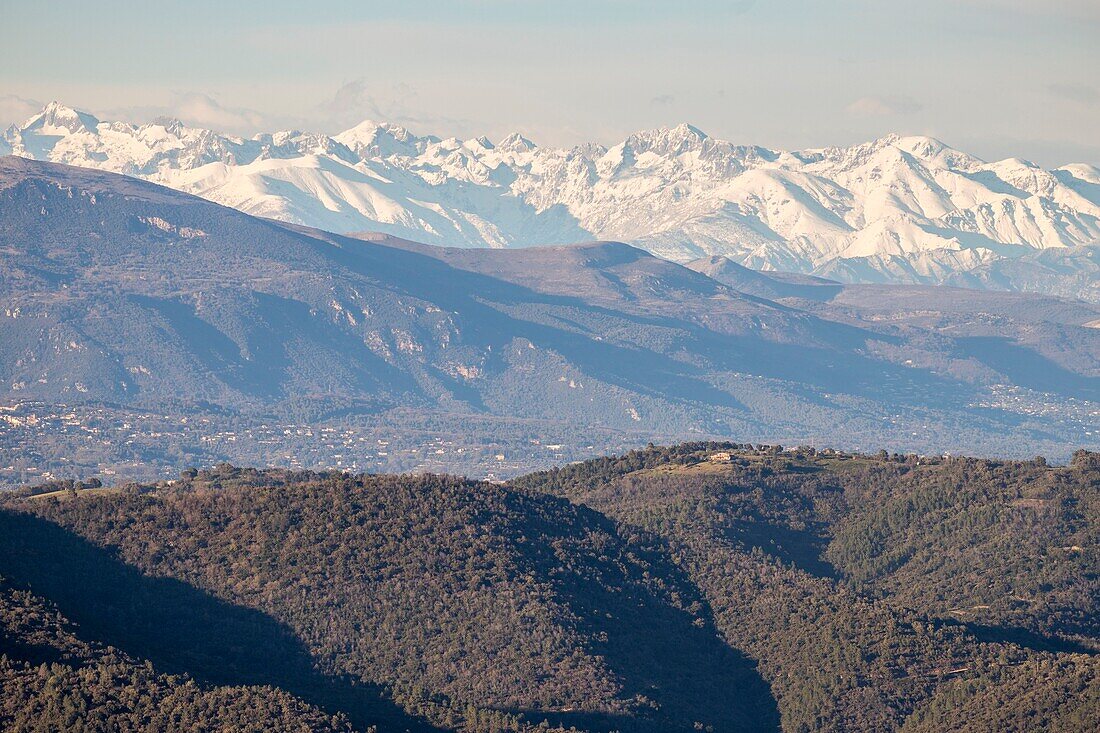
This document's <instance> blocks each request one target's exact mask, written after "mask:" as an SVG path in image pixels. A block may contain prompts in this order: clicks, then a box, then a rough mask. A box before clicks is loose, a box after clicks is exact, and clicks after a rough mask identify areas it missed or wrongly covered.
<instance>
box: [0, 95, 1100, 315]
mask: <svg viewBox="0 0 1100 733" xmlns="http://www.w3.org/2000/svg"><path fill="white" fill-rule="evenodd" d="M3 153H13V154H15V155H18V156H23V157H29V158H34V159H37V160H43V161H53V162H59V163H66V164H70V165H77V166H83V167H91V168H99V169H103V170H108V171H113V172H117V173H124V174H127V175H131V176H137V177H141V178H145V179H147V180H150V181H154V182H157V183H161V184H163V185H166V186H169V187H172V188H175V189H178V190H181V191H185V192H188V193H193V194H196V195H199V196H202V197H203V198H206V199H209V200H212V201H215V202H218V203H221V204H225V205H227V206H231V207H234V208H237V209H240V210H241V211H244V212H246V213H249V214H253V215H257V216H263V217H269V218H274V219H279V220H281V221H285V222H290V223H295V224H302V225H306V226H311V227H317V228H321V229H325V230H328V231H333V232H340V233H350V232H355V231H365V230H371V231H382V232H385V233H388V234H390V235H394V236H398V237H403V238H408V239H412V240H416V241H423V242H428V243H432V244H442V245H449V246H458V247H483V246H488V247H494V248H502V247H503V248H515V247H525V246H531V245H553V244H569V243H576V242H583V241H588V240H593V239H607V240H619V241H624V242H628V243H630V244H633V245H635V246H638V247H641V248H643V249H646V250H648V251H650V252H652V253H654V254H657V255H660V256H661V257H664V258H667V259H671V260H674V261H678V262H689V261H693V260H696V259H699V258H701V257H709V256H721V257H726V258H728V259H731V260H733V261H734V262H736V263H739V264H742V265H745V266H748V267H751V268H754V269H766V270H784V271H798V272H802V273H812V274H815V275H821V276H825V277H828V278H832V279H837V280H841V281H845V282H855V283H867V282H871V283H876V282H877V283H883V282H901V283H920V284H950V285H958V286H964V287H976V288H983V289H991V290H1010V291H1012V290H1015V291H1027V292H1040V293H1047V294H1055V295H1061V296H1067V297H1074V298H1079V299H1083V300H1089V301H1092V302H1100V169H1098V168H1097V167H1096V166H1094V165H1086V164H1077V165H1068V166H1064V167H1062V168H1058V169H1056V170H1052V171H1048V170H1043V169H1041V168H1039V167H1038V166H1036V165H1034V164H1032V163H1029V162H1027V161H1024V160H1020V159H1016V158H1010V159H1007V160H1002V161H997V162H992V163H988V162H985V161H982V160H979V159H978V158H976V157H974V156H972V155H969V154H967V153H964V152H961V151H958V150H955V149H952V148H950V147H948V146H946V145H944V144H943V143H941V142H939V141H938V140H935V139H932V138H928V137H899V136H897V135H889V136H886V137H883V138H881V139H879V140H874V141H872V142H868V143H864V144H861V145H855V146H852V147H836V148H823V149H817V150H803V151H781V150H770V149H767V148H762V147H756V146H743V145H734V144H732V143H728V142H725V141H722V140H716V139H714V138H711V137H708V136H707V135H706V134H704V133H703V132H701V131H700V130H698V129H696V128H694V127H691V126H690V125H679V126H677V127H674V128H671V129H667V128H660V129H656V130H650V131H645V132H639V133H636V134H633V135H631V136H630V137H628V138H627V139H626V140H624V141H623V142H621V143H619V144H618V145H615V146H613V147H611V148H606V147H603V146H601V145H595V144H590V145H583V146H579V147H575V148H572V149H570V150H560V149H553V148H544V147H540V146H537V145H536V144H535V143H533V142H531V141H530V140H527V139H526V138H524V137H523V136H522V135H519V134H513V135H510V136H508V137H507V138H505V139H504V140H501V141H499V142H497V143H495V144H494V143H493V142H491V141H489V140H487V139H485V138H476V139H472V140H465V141H463V140H458V139H455V138H450V139H440V138H438V137H433V136H417V135H414V134H413V133H411V132H410V131H408V130H406V129H404V128H402V127H399V126H396V125H391V124H385V123H375V122H370V121H367V122H363V123H362V124H360V125H358V126H356V127H353V128H351V129H350V130H346V131H345V132H342V133H340V134H338V135H335V136H331V137H330V136H328V135H322V134H313V133H303V132H297V131H285V132H276V133H271V134H262V135H257V136H255V137H253V138H251V139H242V138H237V137H232V136H226V135H221V134H219V133H216V132H213V131H210V130H202V129H195V128H190V127H187V126H185V125H184V124H182V123H181V122H180V121H178V120H170V119H163V120H158V121H156V122H153V123H151V124H146V125H133V124H129V123H126V122H102V121H100V120H97V119H96V118H95V117H93V116H91V115H89V114H86V113H83V112H78V111H76V110H74V109H71V108H69V107H65V106H63V105H60V104H58V103H51V104H49V105H47V107H46V108H45V109H43V110H42V112H41V113H40V114H38V115H35V116H34V117H32V118H31V119H30V120H28V121H27V122H26V123H24V124H23V125H20V126H15V127H12V128H10V129H9V130H8V131H7V132H6V133H5V134H4V136H3V139H2V140H0V154H3Z"/></svg>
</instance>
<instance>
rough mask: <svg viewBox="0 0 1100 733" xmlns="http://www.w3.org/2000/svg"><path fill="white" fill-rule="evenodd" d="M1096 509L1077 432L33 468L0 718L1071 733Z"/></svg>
mask: <svg viewBox="0 0 1100 733" xmlns="http://www.w3.org/2000/svg"><path fill="white" fill-rule="evenodd" d="M1098 515H1100V455H1097V454H1095V453H1088V452H1085V451H1080V452H1078V453H1077V454H1075V456H1074V459H1073V462H1072V464H1071V465H1069V466H1051V465H1047V464H1046V462H1045V461H1043V460H1041V459H1037V460H1033V461H1015V462H1007V461H989V460H978V459H963V458H925V457H917V456H913V455H908V456H905V455H889V454H885V453H882V454H878V455H873V456H869V455H852V454H843V453H836V452H833V451H815V450H812V449H798V450H783V449H781V448H778V447H766V446H743V445H733V444H717V443H694V444H684V445H679V446H675V447H671V448H659V447H651V448H648V449H646V450H640V451H634V452H631V453H628V454H625V455H622V456H616V457H608V458H601V459H597V460H593V461H588V462H585V463H580V464H574V465H570V466H567V467H564V468H560V469H556V470H553V471H548V472H542V473H538V474H532V475H528V476H525V477H523V478H520V479H517V480H515V481H513V482H511V483H510V484H508V485H493V484H488V483H484V482H474V481H468V480H465V479H460V478H456V477H447V476H365V475H359V476H353V475H349V474H344V473H337V472H328V473H312V472H292V471H286V470H265V471H257V470H252V469H240V468H235V467H232V466H229V465H223V466H219V467H217V468H216V469H211V470H203V471H194V470H189V471H185V472H184V473H183V474H182V475H181V478H180V479H179V480H178V481H174V482H170V483H169V482H162V483H159V484H147V485H142V484H128V485H122V486H117V487H102V486H99V485H97V482H86V483H84V484H79V485H77V484H55V485H52V486H43V487H39V488H34V489H27V490H22V491H18V492H12V493H9V494H8V495H7V496H6V497H5V498H4V500H3V505H2V507H0V576H3V578H4V584H3V594H2V599H3V604H4V605H3V620H4V623H3V649H2V651H3V654H4V656H3V658H2V660H0V664H2V667H0V673H2V674H3V675H4V676H3V680H4V688H3V689H4V693H3V701H2V703H0V714H2V715H4V716H5V717H4V718H2V719H0V724H2V725H3V726H5V727H11V728H14V729H17V730H34V729H36V728H35V727H34V726H35V723H34V722H33V721H31V720H30V718H29V716H28V714H27V713H26V711H27V710H38V711H42V712H41V715H40V716H39V718H38V719H40V720H45V721H55V722H56V721H62V722H56V725H55V727H74V726H75V725H76V724H77V722H79V723H80V724H82V725H85V726H86V728H87V729H90V730H110V729H114V728H121V729H125V728H126V727H127V726H131V728H133V727H134V726H136V725H137V724H136V723H134V722H132V721H138V720H145V721H159V720H168V721H171V725H168V724H165V726H164V727H167V728H171V727H172V726H177V728H176V729H184V725H185V724H186V725H190V726H192V727H195V726H197V727H200V728H202V727H204V726H205V727H217V726H223V727H225V726H232V725H237V724H238V723H235V722H234V721H237V720H238V718H237V717H235V716H238V715H239V712H238V711H240V710H243V709H246V708H245V707H243V706H244V705H246V704H247V706H248V707H250V708H255V714H254V716H253V717H252V718H250V719H249V721H250V723H249V724H252V725H255V726H261V727H262V728H263V729H286V730H306V729H310V730H317V729H320V730H328V729H332V730H348V729H351V728H354V729H357V730H364V729H367V728H369V727H371V726H377V727H378V728H379V730H417V731H420V730H423V731H429V730H433V729H443V730H467V731H524V730H534V729H539V728H543V729H544V728H562V729H568V728H571V727H574V728H576V729H578V730H585V731H615V730H618V731H624V732H626V731H641V732H645V733H648V732H650V731H652V732H654V733H656V731H677V730H682V731H694V730H711V731H765V730H769V731H776V730H783V731H785V732H794V731H853V730H859V731H862V730H874V731H892V730H893V731H906V732H912V731H950V730H957V731H991V732H992V731H997V732H998V733H1001V732H1003V731H1035V730H1039V731H1044V730H1045V731H1059V732H1061V731H1082V732H1084V731H1092V730H1095V729H1096V727H1097V723H1098V722H1100V657H1098V656H1097V655H1098V653H1100V627H1098V625H1097V622H1096V619H1097V618H1098V614H1097V611H1098V604H1100V573H1098V572H1097V571H1098V562H1097V554H1096V544H1097V543H1096V540H1097V532H1098V531H1100V530H1098V528H1100V522H1098V518H1100V516H1098ZM242 701H244V702H242ZM158 716H159V717H158ZM181 721H182V722H181ZM47 725H48V724H47ZM242 729H247V728H242ZM256 729H259V728H256Z"/></svg>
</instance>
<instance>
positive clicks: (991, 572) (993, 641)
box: [516, 444, 1100, 731]
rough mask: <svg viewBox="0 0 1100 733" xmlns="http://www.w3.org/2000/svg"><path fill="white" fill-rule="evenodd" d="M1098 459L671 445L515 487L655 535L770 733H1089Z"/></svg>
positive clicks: (1098, 701) (1099, 706)
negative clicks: (742, 674) (751, 666)
mask: <svg viewBox="0 0 1100 733" xmlns="http://www.w3.org/2000/svg"><path fill="white" fill-rule="evenodd" d="M727 454H728V457H727ZM1097 458H1098V457H1097V456H1096V454H1088V453H1084V452H1082V453H1079V454H1077V456H1075V460H1074V464H1073V466H1071V467H1068V468H1052V467H1049V466H1046V465H1045V463H1043V462H1041V461H1033V462H998V461H981V460H973V459H920V458H917V457H916V456H907V457H906V456H886V455H880V456H875V457H868V456H847V455H837V454H833V453H831V452H830V453H817V452H814V451H808V450H807V451H781V450H779V449H775V448H766V449H763V450H756V449H752V448H751V447H744V448H742V447H733V446H728V445H714V444H709V445H708V444H688V445H682V446H677V447H674V448H652V449H649V450H646V451H635V452H633V453H631V454H628V455H626V456H621V457H616V458H605V459H598V460H595V461H589V462H586V463H583V464H578V465H575V466H569V467H566V468H563V469H559V470H555V471H550V472H544V473H539V474H534V475H531V476H528V477H525V478H522V479H519V480H517V481H516V484H517V485H520V486H523V487H526V488H530V489H533V490H542V491H549V492H552V493H556V494H559V495H562V496H567V497H569V498H570V499H572V500H574V501H577V502H583V503H585V504H587V505H590V506H592V507H594V508H597V509H599V510H601V511H604V512H606V513H607V514H609V515H611V516H613V517H615V518H617V519H619V520H620V521H623V522H626V523H628V524H630V525H634V526H638V527H643V528H646V529H648V530H651V531H653V532H655V533H657V534H659V535H661V536H662V537H663V538H664V539H665V540H666V542H667V543H668V545H669V547H670V550H671V552H672V554H673V556H674V557H675V558H676V560H677V561H678V563H679V564H680V566H681V567H683V568H684V569H685V570H686V571H687V572H688V573H689V575H690V577H691V578H692V580H693V581H694V582H695V584H696V585H697V587H699V588H700V590H701V591H702V592H703V593H704V595H705V596H706V598H707V601H708V603H709V604H710V605H711V607H712V608H713V609H714V612H715V615H716V617H717V620H718V626H719V628H720V630H721V631H722V633H723V634H724V636H725V637H726V639H727V640H728V641H729V642H730V643H731V645H733V646H735V647H737V648H739V649H741V650H743V651H744V652H746V653H747V654H748V655H749V656H750V657H751V658H753V659H755V660H757V661H758V662H759V665H760V669H761V672H762V673H763V674H764V676H765V678H766V679H767V680H768V681H769V682H770V683H771V685H772V691H773V693H774V694H775V696H776V698H777V701H778V704H779V708H780V711H781V713H782V717H783V727H784V729H785V730H790V731H801V730H890V729H898V728H903V729H905V730H922V731H931V730H937V731H938V730H989V731H1010V730H1019V731H1027V730H1094V729H1095V728H1096V726H1097V724H1098V723H1100V693H1098V690H1100V687H1098V685H1100V664H1098V661H1100V660H1098V658H1097V657H1096V656H1095V653H1096V651H1097V650H1098V649H1100V629H1098V627H1097V618H1098V616H1097V610H1098V608H1097V606H1098V604H1100V595H1098V589H1100V580H1098V573H1097V554H1096V533H1097V531H1098V527H1100V521H1098V520H1100V516H1098V515H1100V504H1098V497H1100V471H1098V460H1097Z"/></svg>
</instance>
